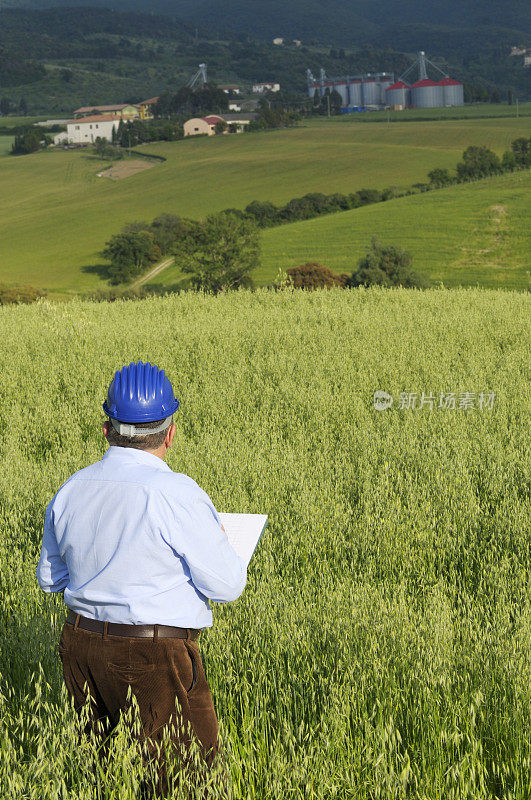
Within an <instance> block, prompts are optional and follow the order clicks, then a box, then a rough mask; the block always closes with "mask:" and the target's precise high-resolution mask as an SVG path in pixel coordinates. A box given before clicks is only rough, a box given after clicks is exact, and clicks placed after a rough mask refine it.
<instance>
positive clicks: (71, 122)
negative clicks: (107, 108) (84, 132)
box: [66, 114, 118, 125]
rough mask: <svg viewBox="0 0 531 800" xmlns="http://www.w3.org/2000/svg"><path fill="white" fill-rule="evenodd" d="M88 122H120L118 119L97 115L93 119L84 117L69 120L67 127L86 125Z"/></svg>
mask: <svg viewBox="0 0 531 800" xmlns="http://www.w3.org/2000/svg"><path fill="white" fill-rule="evenodd" d="M87 122H118V120H117V119H116V117H111V116H109V115H108V114H107V115H105V114H96V115H94V116H93V117H83V118H82V119H69V120H68V122H67V123H66V124H67V125H74V123H75V124H76V125H85V124H86V123H87Z"/></svg>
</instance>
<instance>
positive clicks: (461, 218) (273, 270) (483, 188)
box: [165, 171, 531, 289]
mask: <svg viewBox="0 0 531 800" xmlns="http://www.w3.org/2000/svg"><path fill="white" fill-rule="evenodd" d="M530 190H531V173H530V172H529V171H526V172H520V173H515V174H511V175H505V176H502V177H496V178H489V179H487V180H482V181H478V182H476V183H470V184H464V185H460V186H453V187H450V188H447V189H440V190H437V191H434V192H429V193H428V194H420V195H413V196H410V197H401V198H397V199H396V200H392V201H389V202H387V203H385V204H382V203H378V204H376V205H372V206H366V207H364V208H359V209H356V210H353V211H345V212H343V213H340V214H332V215H330V216H326V217H321V218H319V219H313V220H307V221H305V222H297V223H293V224H291V225H283V226H281V227H278V228H270V229H269V230H266V231H264V232H263V233H262V263H263V277H264V279H269V280H272V279H273V278H274V277H275V275H276V274H277V272H278V270H279V269H286V268H288V267H293V266H297V265H298V264H301V263H303V262H305V261H318V262H321V263H322V264H326V265H327V266H329V267H331V268H332V269H333V270H334V271H336V272H348V273H351V272H352V271H353V269H354V268H355V267H356V265H357V262H358V259H359V258H360V257H361V256H362V255H364V254H365V253H366V252H367V251H368V249H369V246H370V243H371V239H372V237H373V236H376V237H377V238H378V239H379V240H380V241H381V242H383V243H387V244H395V245H398V246H399V247H403V248H404V249H406V250H408V251H409V252H410V253H411V254H412V255H413V268H414V269H415V271H417V272H419V273H422V274H424V275H426V276H427V277H429V278H430V280H432V281H435V282H437V281H443V282H444V284H445V285H446V286H456V285H459V284H461V285H474V284H476V283H478V284H479V285H480V286H490V287H496V286H505V287H508V288H511V289H524V288H529V287H530V286H531V284H530V276H531V236H530V229H529V196H530ZM169 278H170V276H169V275H166V276H165V279H166V280H167V279H169Z"/></svg>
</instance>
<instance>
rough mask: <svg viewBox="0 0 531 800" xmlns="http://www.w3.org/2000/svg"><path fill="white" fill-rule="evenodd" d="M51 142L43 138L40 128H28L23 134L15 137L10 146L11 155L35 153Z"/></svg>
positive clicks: (48, 138) (47, 138) (49, 139)
mask: <svg viewBox="0 0 531 800" xmlns="http://www.w3.org/2000/svg"><path fill="white" fill-rule="evenodd" d="M50 142H51V138H50V137H49V136H48V137H46V136H44V135H43V133H42V131H41V129H40V128H28V129H27V130H25V131H24V132H23V133H19V134H18V135H17V136H15V141H14V142H13V144H12V145H11V154H12V155H26V154H28V153H36V152H37V150H40V149H41V147H42V146H43V144H44V146H45V147H46V146H47V145H48V144H49V143H50Z"/></svg>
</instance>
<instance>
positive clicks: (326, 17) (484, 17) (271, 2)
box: [0, 0, 531, 56]
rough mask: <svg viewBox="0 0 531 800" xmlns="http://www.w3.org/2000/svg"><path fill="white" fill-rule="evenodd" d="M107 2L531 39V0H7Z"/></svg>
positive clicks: (284, 26) (347, 29)
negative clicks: (90, 0) (376, 0)
mask: <svg viewBox="0 0 531 800" xmlns="http://www.w3.org/2000/svg"><path fill="white" fill-rule="evenodd" d="M81 5H91V6H100V7H101V6H107V7H112V8H114V9H116V10H134V11H144V12H148V13H152V14H161V13H162V14H167V15H171V16H175V17H178V18H180V19H182V20H184V21H186V22H188V23H190V24H192V25H200V26H201V27H203V28H205V27H206V26H208V27H210V28H211V29H212V30H213V31H215V32H217V33H220V34H222V33H227V32H231V33H243V34H249V35H250V36H252V37H254V38H257V39H268V38H272V37H274V36H285V37H289V38H298V39H302V40H309V39H316V40H319V41H322V42H323V43H324V44H328V45H332V44H334V45H339V46H344V47H348V46H356V45H358V46H359V45H362V44H373V45H375V46H378V47H394V48H396V49H398V50H407V51H411V50H413V51H414V50H418V49H420V48H422V47H424V48H425V49H429V50H430V51H432V52H433V51H434V50H437V51H439V52H441V53H443V54H446V55H447V56H449V55H453V54H454V53H455V52H456V50H460V51H461V50H462V49H463V48H466V49H468V50H469V51H470V52H478V50H480V49H481V48H482V47H484V46H485V45H489V46H493V45H495V44H500V45H507V44H509V43H512V44H519V43H522V44H530V43H531V4H530V3H529V2H528V0H429V2H427V0H378V2H375V0H327V2H326V3H323V2H322V1H321V0H288V1H287V2H286V0H92V2H90V3H87V0H0V6H1V7H15V8H23V7H27V8H46V7H50V6H59V7H67V6H81Z"/></svg>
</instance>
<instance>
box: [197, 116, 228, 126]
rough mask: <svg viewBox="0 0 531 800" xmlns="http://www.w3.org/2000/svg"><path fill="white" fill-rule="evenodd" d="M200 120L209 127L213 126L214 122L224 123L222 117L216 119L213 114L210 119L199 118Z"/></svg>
mask: <svg viewBox="0 0 531 800" xmlns="http://www.w3.org/2000/svg"><path fill="white" fill-rule="evenodd" d="M200 119H204V120H205V122H208V124H209V125H215V124H216V122H224V119H223V117H216V116H215V115H214V114H212V115H211V116H210V117H200Z"/></svg>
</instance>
